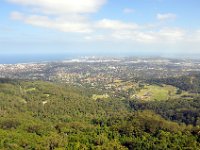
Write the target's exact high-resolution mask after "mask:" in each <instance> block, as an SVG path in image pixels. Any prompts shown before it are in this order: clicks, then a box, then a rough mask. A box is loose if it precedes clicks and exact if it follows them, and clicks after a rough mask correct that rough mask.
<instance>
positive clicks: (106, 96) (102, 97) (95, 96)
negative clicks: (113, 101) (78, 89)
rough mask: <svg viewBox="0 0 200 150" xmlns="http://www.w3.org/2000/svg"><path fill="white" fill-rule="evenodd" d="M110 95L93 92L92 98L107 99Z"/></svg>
mask: <svg viewBox="0 0 200 150" xmlns="http://www.w3.org/2000/svg"><path fill="white" fill-rule="evenodd" d="M109 97H110V96H109V95H108V94H103V95H96V94H93V95H92V99H93V100H97V99H107V98H109Z"/></svg>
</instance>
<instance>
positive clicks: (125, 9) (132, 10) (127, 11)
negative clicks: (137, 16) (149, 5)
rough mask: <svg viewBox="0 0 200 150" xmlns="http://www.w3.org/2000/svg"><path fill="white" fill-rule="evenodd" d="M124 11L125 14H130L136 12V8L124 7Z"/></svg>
mask: <svg viewBox="0 0 200 150" xmlns="http://www.w3.org/2000/svg"><path fill="white" fill-rule="evenodd" d="M123 12H124V13H125V14H130V13H133V12H135V10H134V9H132V8H124V10H123Z"/></svg>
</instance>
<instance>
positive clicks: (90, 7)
mask: <svg viewBox="0 0 200 150" xmlns="http://www.w3.org/2000/svg"><path fill="white" fill-rule="evenodd" d="M7 1H8V2H11V3H15V4H19V5H22V6H28V7H30V8H31V10H34V11H36V12H40V13H46V14H54V15H58V14H59V15H60V14H61V15H63V14H69V13H94V12H96V11H98V9H99V8H100V7H101V6H102V5H103V4H105V2H106V0H7Z"/></svg>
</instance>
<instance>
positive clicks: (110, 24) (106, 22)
mask: <svg viewBox="0 0 200 150" xmlns="http://www.w3.org/2000/svg"><path fill="white" fill-rule="evenodd" d="M95 26H96V27H97V28H102V29H110V30H135V29H138V28H139V26H138V25H137V24H135V23H125V22H122V21H119V20H110V19H102V20H100V21H98V22H97V23H96V25H95Z"/></svg>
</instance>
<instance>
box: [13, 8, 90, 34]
mask: <svg viewBox="0 0 200 150" xmlns="http://www.w3.org/2000/svg"><path fill="white" fill-rule="evenodd" d="M11 18H12V19H14V20H19V21H23V22H24V23H26V24H30V25H34V26H39V27H45V28H51V29H56V30H59V31H63V32H79V33H89V32H92V29H91V27H90V24H89V23H87V22H83V21H82V22H78V21H72V20H70V21H68V20H66V19H64V18H55V19H50V18H49V17H47V16H38V15H29V16H26V15H24V14H22V13H19V12H13V13H11Z"/></svg>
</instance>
